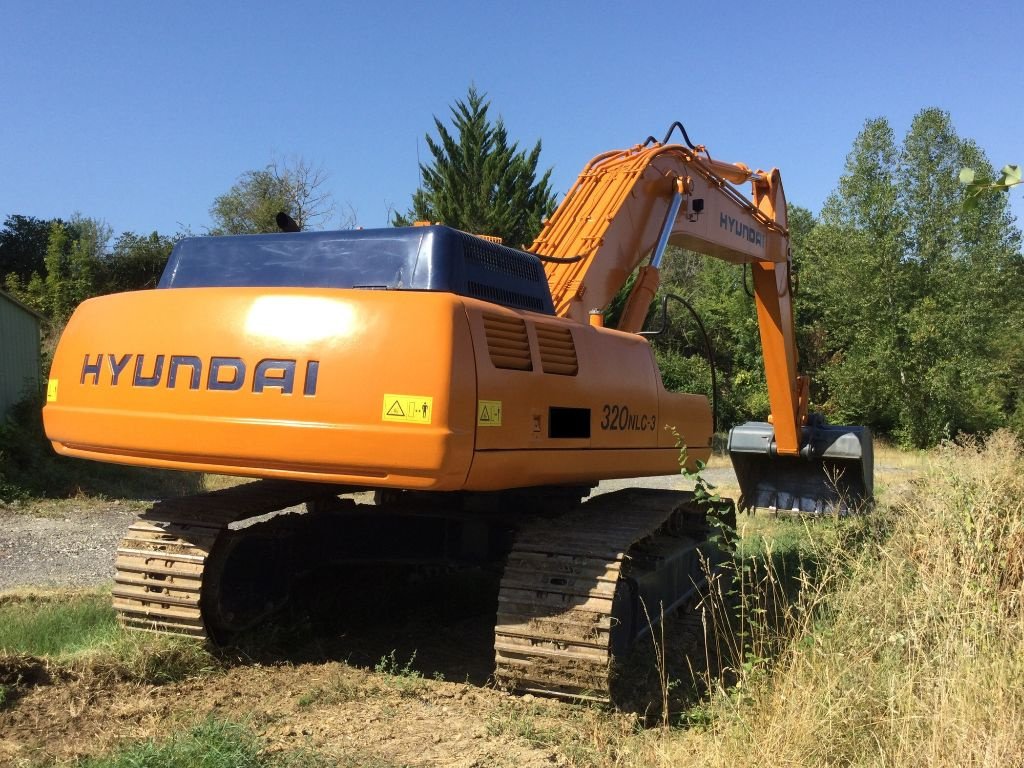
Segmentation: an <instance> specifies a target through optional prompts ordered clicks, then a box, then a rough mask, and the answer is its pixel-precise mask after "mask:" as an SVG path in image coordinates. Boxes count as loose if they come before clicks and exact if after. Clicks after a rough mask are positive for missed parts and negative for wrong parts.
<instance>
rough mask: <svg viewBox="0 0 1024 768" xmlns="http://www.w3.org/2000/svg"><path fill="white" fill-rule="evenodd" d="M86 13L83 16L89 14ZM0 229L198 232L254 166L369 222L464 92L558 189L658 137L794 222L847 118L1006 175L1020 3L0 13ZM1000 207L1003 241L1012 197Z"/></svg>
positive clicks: (112, 7)
mask: <svg viewBox="0 0 1024 768" xmlns="http://www.w3.org/2000/svg"><path fill="white" fill-rule="evenodd" d="M100 9H102V10H100ZM0 11H2V15H0V18H2V19H3V24H2V27H0V74H2V76H3V90H2V94H0V217H3V216H6V215H8V214H12V213H21V214H25V215H31V216H38V217H42V218H48V217H53V216H62V217H67V216H69V215H70V214H72V213H73V212H76V211H77V212H80V213H82V214H84V215H87V216H94V217H97V218H100V219H104V220H106V221H107V222H109V223H110V225H111V226H112V227H113V228H114V230H115V231H117V232H120V231H123V230H131V231H136V232H141V233H148V232H151V231H153V230H158V231H160V232H162V233H166V234H173V233H174V232H176V231H179V230H181V229H183V228H190V229H191V230H192V231H193V232H196V233H201V232H203V231H204V230H205V228H206V227H207V226H209V224H210V218H209V213H208V211H209V207H210V204H211V202H212V201H213V199H214V198H215V197H216V196H217V195H218V194H221V193H223V192H224V191H226V190H227V189H228V188H229V187H230V186H231V185H232V184H233V183H234V182H235V181H236V179H237V178H238V176H239V175H240V174H242V173H243V172H244V171H246V170H250V169H255V168H260V167H263V166H264V165H266V164H267V163H268V162H269V161H270V160H271V159H273V158H274V157H279V158H286V157H288V156H293V155H301V156H303V157H305V158H306V159H307V160H309V161H311V162H313V163H316V164H322V166H323V167H324V169H325V170H326V171H327V172H328V173H329V174H330V182H329V186H330V190H331V192H332V193H333V195H334V197H335V199H336V201H337V202H338V203H339V205H340V206H346V205H350V206H351V207H352V208H353V209H354V210H355V212H356V215H357V218H358V223H359V224H361V225H363V226H367V227H372V226H383V225H385V224H386V223H387V211H388V207H389V206H390V207H393V208H398V209H400V210H405V209H406V208H407V206H408V204H409V199H410V196H411V194H412V192H413V191H414V190H415V188H416V186H417V183H418V173H417V151H419V152H420V154H421V155H425V154H426V147H425V145H424V143H423V138H422V137H423V135H424V133H426V132H427V131H432V129H433V122H432V116H433V115H435V114H436V115H438V116H447V110H448V105H449V104H451V102H452V101H453V100H454V99H456V98H460V97H462V96H463V95H464V94H465V93H466V88H467V86H468V85H469V84H470V83H475V84H476V85H477V87H478V88H479V89H480V90H482V91H485V92H486V93H487V94H488V96H489V97H490V99H491V102H492V109H493V110H494V111H495V112H496V113H498V114H500V115H501V116H502V117H503V118H504V120H505V122H506V125H507V127H508V129H509V132H510V134H511V136H512V137H513V138H514V139H517V140H519V141H520V144H521V145H524V146H530V145H532V144H533V142H535V141H536V140H537V139H542V140H543V153H542V155H541V163H542V165H543V166H544V167H547V166H553V168H554V173H553V176H552V181H553V185H554V187H555V189H556V190H557V191H558V192H560V193H562V192H565V191H566V190H567V189H568V187H569V186H570V185H571V183H572V181H573V180H574V179H575V177H576V174H577V173H578V172H579V170H580V168H581V167H582V166H583V165H584V163H586V161H587V160H589V159H590V158H591V157H592V156H594V155H595V154H598V153H599V152H603V151H605V150H608V149H614V148H620V147H624V146H629V145H631V144H634V143H636V142H639V141H642V140H643V139H644V138H645V137H646V136H647V135H648V134H652V133H653V134H655V135H658V136H661V135H662V134H663V133H664V131H665V129H666V128H667V127H668V125H669V124H670V123H671V122H672V121H674V120H681V121H683V122H684V123H685V125H686V126H687V129H688V131H689V133H690V136H691V137H692V138H693V139H694V141H697V142H699V143H703V144H706V145H707V146H708V148H709V149H710V151H711V153H712V154H713V155H714V156H715V157H717V158H720V159H723V160H730V161H742V162H745V163H747V164H749V165H751V166H754V167H770V166H777V167H779V168H780V169H781V171H782V175H783V179H784V182H785V185H786V191H787V195H788V197H789V199H790V201H791V202H794V203H798V204H800V205H803V206H806V207H808V208H810V209H812V210H813V211H815V212H817V211H818V210H819V209H820V207H821V204H822V202H823V201H824V199H825V197H826V196H827V195H828V193H829V192H830V191H831V190H832V189H833V188H834V187H835V184H836V181H837V179H838V178H839V175H840V174H841V173H842V170H843V162H844V159H845V156H846V153H847V152H848V151H849V149H850V145H851V142H852V140H853V138H854V136H855V135H856V134H857V132H858V131H859V130H860V128H861V127H862V126H863V123H864V121H865V120H866V119H868V118H871V117H878V116H884V117H886V118H887V119H888V120H889V121H890V123H891V124H892V126H893V128H894V129H895V131H896V133H897V136H898V137H902V135H903V133H904V132H905V131H906V129H907V127H908V126H909V123H910V120H911V119H912V117H913V115H914V114H915V113H916V112H918V111H919V110H920V109H922V108H924V107H929V106H937V107H940V108H942V109H945V110H948V111H949V112H950V113H951V114H952V118H953V121H954V124H955V126H956V128H957V130H958V132H959V133H960V135H961V136H967V137H971V138H973V139H974V140H976V141H977V142H978V143H979V145H981V147H982V148H983V149H984V150H985V151H986V153H987V154H988V157H989V159H990V160H991V161H992V163H993V164H994V165H995V166H996V167H1001V166H1002V165H1003V164H1004V163H1007V162H1015V163H1024V138H1022V137H1024V88H1022V86H1024V56H1022V55H1021V52H1022V45H1021V29H1022V28H1024V3H1022V2H1020V0H996V1H995V2H983V1H981V2H977V3H974V4H968V3H963V2H957V3H953V2H948V1H947V0H933V1H932V2H917V1H916V0H915V1H913V2H898V0H891V1H890V2H877V1H876V0H865V1H864V2H857V3H846V2H844V3H829V2H820V1H819V2H807V3H786V2H779V3H760V4H752V3H744V2H730V3H722V4H718V5H717V6H716V5H715V4H705V3H680V2H675V3H667V2H657V1H656V0H652V1H651V2H645V3H624V2H619V3H613V2H603V1H601V0H595V1H592V2H585V3H584V2H555V1H550V2H544V3H541V2H530V1H524V2H516V3H502V4H490V3H485V2H476V3H471V2H459V1H455V0H453V1H451V2H445V1H444V0H437V1H436V2H431V3H413V2H388V0H379V1H378V2H372V3H371V2H363V3H358V4H349V3H341V2H338V3H329V2H291V3H267V2H261V1H259V0H252V1H251V2H247V3H234V2H222V3H213V2H203V3H200V2H174V3H157V2H139V1H138V0H135V1H133V2H110V3H103V4H100V3H81V2H75V3H70V2H53V3H43V2H38V0H33V1H32V2H24V1H23V0H0ZM1013 209H1014V212H1015V214H1016V215H1017V216H1018V220H1019V223H1024V193H1022V192H1021V190H1019V189H1018V190H1015V192H1014V193H1013Z"/></svg>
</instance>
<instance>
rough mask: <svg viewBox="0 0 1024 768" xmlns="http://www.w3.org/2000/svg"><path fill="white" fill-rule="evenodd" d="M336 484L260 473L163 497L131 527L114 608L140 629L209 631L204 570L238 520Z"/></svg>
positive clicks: (121, 554) (118, 564)
mask: <svg viewBox="0 0 1024 768" xmlns="http://www.w3.org/2000/svg"><path fill="white" fill-rule="evenodd" d="M330 493H331V487H330V486H324V485H316V484H312V483H295V482H287V481H282V480H259V481H257V482H253V483H247V484H245V485H240V486H236V487H233V488H226V489H224V490H220V491H212V492H210V493H204V494H199V495H195V496H186V497H183V498H180V499H169V500H167V501H159V502H157V503H156V504H154V505H153V506H152V507H150V508H149V509H147V510H146V511H145V512H143V513H142V514H141V515H140V516H139V517H138V518H136V519H135V520H134V521H133V522H132V524H131V525H130V526H129V527H128V533H127V534H125V536H124V538H123V539H122V540H121V544H120V546H118V548H117V558H116V561H115V568H116V573H115V575H114V589H113V599H114V609H115V610H116V611H117V614H118V617H119V619H120V621H121V623H122V624H123V625H125V626H127V627H131V628H132V629H139V630H145V631H151V632H160V633H163V634H175V635H186V636H190V637H201V638H205V637H207V636H208V634H207V628H206V625H205V623H204V620H203V615H202V594H203V587H204V584H203V574H204V572H205V570H206V567H207V564H208V561H209V558H210V553H211V552H213V550H214V547H215V546H216V544H217V541H218V539H219V537H221V536H222V535H224V534H225V532H226V531H228V529H229V526H230V525H231V524H232V523H235V522H239V521H241V520H245V519H247V518H251V517H258V516H260V515H267V514H270V513H272V512H277V511H279V510H283V509H287V508H289V507H292V506H296V505H298V504H303V503H305V502H307V501H311V500H313V499H317V498H322V497H324V496H325V495H330Z"/></svg>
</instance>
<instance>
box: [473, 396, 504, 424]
mask: <svg viewBox="0 0 1024 768" xmlns="http://www.w3.org/2000/svg"><path fill="white" fill-rule="evenodd" d="M476 425H477V426H478V427H500V426H501V400H477V406H476Z"/></svg>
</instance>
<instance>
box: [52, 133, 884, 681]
mask: <svg viewBox="0 0 1024 768" xmlns="http://www.w3.org/2000/svg"><path fill="white" fill-rule="evenodd" d="M677 126H678V124H677ZM677 126H673V130H674V128H675V127H677ZM678 127H679V128H680V129H681V128H682V126H678ZM672 132H673V131H672V130H670V131H669V133H668V134H667V135H666V136H665V138H664V139H663V140H662V141H660V142H659V141H657V140H655V139H654V138H649V139H648V140H647V142H645V143H644V144H641V145H636V146H633V147H630V148H629V149H625V150H621V151H615V152H608V153H605V154H602V155H600V156H598V157H597V158H595V159H594V160H593V161H591V162H590V164H588V165H587V167H586V168H585V169H584V170H583V172H582V174H581V175H580V177H579V179H578V180H577V182H576V183H575V185H574V186H573V187H572V189H571V190H570V191H569V193H568V194H567V195H566V197H565V199H564V200H563V202H562V203H561V205H560V206H559V207H558V209H557V210H556V211H555V212H554V214H553V215H552V216H551V218H550V219H549V220H548V221H547V222H546V224H545V226H544V229H543V231H542V232H541V234H540V236H539V237H538V238H537V239H536V241H535V242H534V243H533V245H532V246H531V247H530V248H529V250H528V251H523V250H518V249H515V248H510V247H507V246H505V245H502V244H500V243H498V242H495V241H494V239H492V238H481V237H476V236H473V235H470V234H466V233H463V232H460V231H457V230H454V229H451V228H448V227H445V226H441V225H430V226H419V227H409V228H395V229H381V230H360V231H345V232H282V233H280V234H269V235H251V236H232V237H201V238H187V239H184V240H182V241H181V242H179V243H178V244H177V245H176V246H175V249H174V251H173V253H172V255H171V258H170V261H169V263H168V265H167V268H166V270H165V272H164V274H163V277H162V278H161V281H160V284H159V286H158V288H157V289H155V290H150V291H140V292H134V293H124V294H116V295H111V296H104V297H100V298H96V299H90V300H88V301H86V302H84V303H82V305H81V306H80V307H78V309H77V310H76V311H75V313H74V316H73V317H72V318H71V320H70V321H69V323H68V325H67V328H66V330H65V331H64V334H63V336H62V338H61V341H60V344H59V346H58V348H57V351H56V354H55V356H54V362H53V367H52V371H51V374H50V379H49V386H48V393H47V404H46V407H45V409H44V419H45V425H46V432H47V435H48V437H49V438H50V440H51V441H52V443H53V446H54V448H55V449H56V450H57V451H58V452H59V453H61V454H65V455H68V456H77V457H82V458H87V459H94V460H98V461H107V462H118V463H123V464H132V465H140V466H149V467H164V468H171V469H181V470H197V471H201V472H214V473H222V474H229V475H238V476H248V477H253V478H258V479H257V480H256V481H254V482H248V483H243V484H241V485H238V486H235V487H231V488H227V489H224V490H219V491H213V492H209V493H204V494H200V495H197V496H191V497H186V498H180V499H170V500H165V501H161V502H158V503H156V504H154V505H153V506H152V507H151V508H150V509H148V510H147V511H146V512H144V513H143V514H142V515H141V516H140V517H139V518H138V519H137V520H136V521H135V522H133V523H132V524H131V526H130V528H129V531H128V533H127V534H126V535H125V537H124V539H123V541H122V542H121V545H120V547H119V548H118V551H117V559H116V576H115V586H114V590H113V599H114V604H115V607H116V609H117V611H118V612H119V615H120V617H121V620H122V622H123V623H124V624H125V625H127V626H129V627H135V628H138V629H142V630H152V631H159V632H171V633H178V634H186V635H193V636H198V637H207V638H211V639H213V640H216V641H224V640H227V639H230V638H232V637H233V636H235V635H237V634H238V633H240V632H245V631H251V629H252V628H253V627H256V626H258V625H259V624H260V623H261V622H262V621H264V620H265V619H266V617H268V616H270V615H272V614H273V613H274V612H275V611H277V610H279V608H280V607H281V606H282V605H283V604H284V603H285V602H286V601H287V600H288V599H289V596H290V595H291V594H293V593H294V592H295V591H296V590H332V589H334V588H335V585H334V584H332V583H331V581H330V579H329V577H325V576H323V573H322V570H321V566H326V565H333V564H348V565H352V564H356V565H358V564H360V563H381V562H385V563H403V564H421V563H503V564H504V566H503V567H504V570H503V575H502V579H501V585H500V591H499V595H498V611H497V623H496V629H495V665H496V675H497V677H499V678H501V679H503V680H504V681H506V682H508V683H509V684H510V685H513V686H515V687H517V688H519V689H521V690H528V691H535V692H541V693H545V694H551V695H560V696H567V697H589V698H595V699H600V700H609V699H613V698H614V693H613V691H612V683H611V682H610V680H611V678H610V674H609V673H610V670H611V669H612V667H613V666H614V664H613V662H614V659H615V658H616V657H617V656H621V655H622V654H624V653H626V652H627V651H628V650H629V649H630V648H631V647H632V645H633V644H634V643H635V642H636V641H637V640H638V639H639V638H641V637H642V636H643V635H644V634H645V633H646V632H649V631H650V630H651V627H652V625H654V624H656V623H657V621H658V620H659V617H660V616H662V615H668V614H670V613H671V612H672V611H673V610H677V609H679V610H686V608H687V606H689V605H692V604H693V601H694V600H695V597H696V596H697V595H698V593H699V590H700V589H701V587H702V585H703V584H704V582H705V574H706V570H707V568H708V563H711V564H712V565H713V564H714V562H715V561H716V559H718V558H720V557H721V556H722V553H720V552H719V551H718V550H716V548H715V546H714V545H713V544H712V538H713V537H712V536H711V535H710V532H711V530H712V521H710V520H709V514H713V513H714V512H715V510H714V509H710V508H709V507H708V505H702V504H701V503H698V500H697V499H695V498H694V496H693V494H691V493H688V492H683V491H668V490H656V489H645V488H627V489H625V490H619V491H615V492H612V493H605V494H600V495H597V496H595V497H594V498H591V499H589V500H586V501H583V499H586V497H587V496H588V495H589V493H590V491H591V489H592V488H594V487H595V486H596V484H597V483H598V482H599V481H601V480H606V479H611V478H629V477H642V476H650V475H667V474H676V473H678V472H679V471H680V448H679V446H680V443H681V444H682V445H683V446H684V447H685V451H684V452H683V457H684V459H683V461H684V463H685V466H686V468H687V469H688V470H695V469H696V468H697V467H698V464H699V462H703V461H706V460H707V459H708V458H709V456H710V454H711V450H712V437H713V424H712V412H711V408H710V406H709V403H708V399H707V398H706V397H704V396H698V395H692V394H679V393H674V392H669V391H666V390H665V388H664V387H663V385H662V381H661V376H660V374H659V371H658V368H657V366H656V364H655V360H654V355H653V353H652V350H651V345H650V342H649V341H648V340H647V339H646V338H645V337H644V336H643V335H641V333H640V331H641V329H642V326H643V324H644V322H645V319H646V317H647V315H648V314H649V310H650V307H651V304H652V301H653V300H654V297H655V295H656V294H657V291H658V282H659V279H658V275H659V266H660V263H661V260H662V257H663V255H664V252H665V248H666V246H667V245H669V244H674V245H678V246H682V247H685V248H688V249H691V250H694V251H698V252H701V253H704V254H707V255H710V256H713V257H717V258H722V259H725V260H727V261H730V262H733V263H736V264H747V265H749V267H750V269H751V270H752V272H753V287H754V295H755V298H756V303H757V313H758V320H759V323H760V329H761V342H762V347H763V350H764V360H765V372H766V377H767V386H768V393H769V398H770V403H771V416H770V419H769V421H768V422H766V423H751V424H745V425H742V426H739V427H737V428H735V429H734V430H733V431H732V432H731V433H730V437H729V449H730V453H731V455H732V458H733V461H734V465H735V468H736V471H737V476H738V479H739V483H740V487H741V492H742V495H743V498H742V500H741V506H745V507H759V508H771V509H776V510H793V511H798V512H812V513H813V512H817V513H824V512H829V511H838V512H845V511H847V510H851V509H855V508H857V507H858V506H860V505H863V504H865V503H867V502H868V501H869V500H870V498H871V493H872V458H871V436H870V433H869V432H868V430H867V429H865V428H861V427H830V426H826V425H825V424H824V423H823V421H822V420H821V419H819V418H816V417H814V416H812V415H811V414H809V413H808V381H807V379H806V377H804V376H802V375H800V374H799V372H798V359H797V351H796V345H795V335H794V328H793V309H792V296H791V291H790V272H791V255H790V249H789V238H788V231H787V223H786V203H785V197H784V194H783V190H782V183H781V180H780V177H779V173H778V171H777V170H772V171H770V172H767V173H766V172H761V171H751V170H750V169H749V168H747V167H746V166H744V165H741V164H730V163H723V162H719V161H716V160H712V159H711V158H710V156H709V155H708V153H707V152H706V151H705V150H704V149H703V148H702V147H695V146H694V145H692V144H691V143H690V141H689V139H688V138H687V137H686V134H685V131H682V135H683V137H684V139H685V146H684V145H682V144H672V143H669V140H670V138H671V135H672ZM747 182H749V183H750V185H751V188H752V198H751V199H747V198H746V197H745V196H744V195H743V194H741V193H740V192H739V191H738V190H737V189H736V187H735V186H734V185H738V184H743V183H747ZM644 262H646V263H644ZM634 273H635V275H636V276H635V279H634V282H633V287H632V290H631V292H630V293H629V296H628V299H627V301H626V303H625V307H624V310H623V312H622V314H621V318H620V320H619V322H618V324H617V325H618V327H617V328H610V327H604V322H603V320H604V316H605V314H604V313H605V311H606V309H607V308H608V306H609V304H610V303H611V301H612V299H613V298H614V297H615V296H616V294H617V293H618V292H619V291H620V290H621V289H622V287H623V286H624V285H626V284H627V280H628V279H629V278H630V275H632V274H634ZM368 490H371V491H374V494H373V503H367V502H366V501H365V499H366V496H367V495H368V494H365V493H362V492H365V491H368ZM712 506H713V505H712ZM718 511H721V510H720V509H719V510H718Z"/></svg>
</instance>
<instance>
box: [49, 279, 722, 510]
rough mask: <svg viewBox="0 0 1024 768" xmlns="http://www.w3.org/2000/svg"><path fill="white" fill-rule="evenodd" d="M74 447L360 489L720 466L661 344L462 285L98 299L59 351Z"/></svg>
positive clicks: (92, 454)
mask: <svg viewBox="0 0 1024 768" xmlns="http://www.w3.org/2000/svg"><path fill="white" fill-rule="evenodd" d="M44 419H45V424H46V432H47V435H48V436H49V437H50V439H51V441H52V443H53V445H54V448H55V449H56V450H57V451H58V452H59V453H62V454H65V455H69V456H77V457H81V458H88V459H95V460H100V461H108V462H119V463H125V464H137V465H145V466H156V467H168V468H174V469H184V470H200V471H207V472H220V473H227V474H235V475H251V476H257V477H282V478H290V479H298V480H308V481H317V482H331V483H343V484H348V485H354V486H360V487H393V488H407V489H430V490H439V491H454V490H475V491H487V490H499V489H505V488H515V487H523V486H535V485H548V484H577V483H578V484H588V483H595V482H597V481H598V480H601V479H605V478H612V477H632V476H642V475H652V474H670V473H674V472H678V470H679V454H680V452H679V449H678V447H677V445H678V443H679V442H680V441H681V442H682V443H684V444H685V445H686V446H687V448H688V450H687V461H688V462H689V466H690V467H691V468H693V466H694V465H695V463H696V461H698V460H706V459H707V458H708V456H709V455H710V447H711V434H712V424H711V414H710V408H709V407H708V403H707V399H706V398H704V397H701V396H694V395H681V394H674V393H669V392H667V391H666V390H665V389H664V387H663V386H662V383H661V377H660V375H659V373H658V370H657V367H656V365H655V361H654V357H653V354H652V352H651V348H650V346H649V344H648V342H647V341H646V340H644V339H643V338H641V337H638V336H636V335H634V334H628V333H623V332H621V331H617V330H613V329H605V328H599V327H593V326H591V325H589V324H585V323H579V322H576V321H574V320H571V319H566V318H560V317H556V316H551V315H544V314H540V313H535V312H530V311H524V310H515V309H509V308H506V307H502V306H498V305H496V304H492V303H489V302H485V301H481V300H478V299H474V298H470V297H466V296H459V295H455V294H452V293H447V292H433V291H412V290H401V291H375V290H359V289H324V288H316V289H313V288H176V289H169V290H162V289H161V290H154V291H141V292H136V293H126V294H118V295H113V296H105V297H100V298H96V299H91V300H89V301H86V302H84V303H83V304H82V305H81V306H80V307H79V308H78V310H77V311H76V312H75V314H74V316H73V317H72V319H71V321H70V322H69V323H68V326H67V329H66V330H65V332H64V334H63V336H62V339H61V343H60V345H59V347H58V350H57V353H56V355H55V358H54V362H53V367H52V370H51V374H50V384H49V394H48V402H47V405H46V407H45V409H44Z"/></svg>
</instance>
